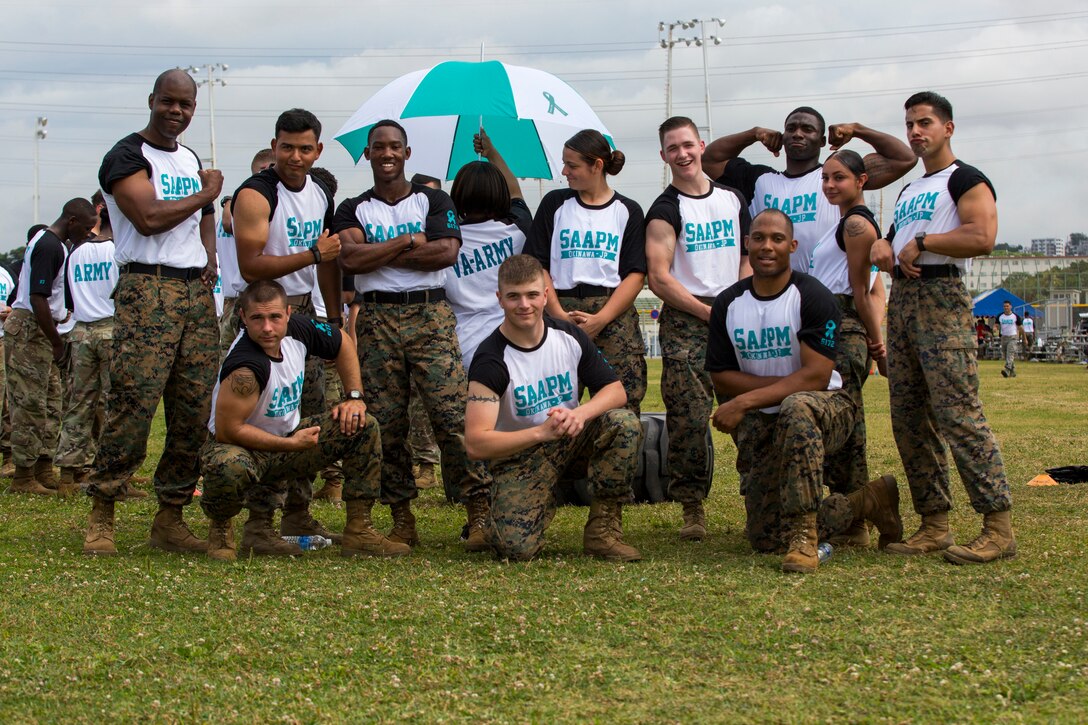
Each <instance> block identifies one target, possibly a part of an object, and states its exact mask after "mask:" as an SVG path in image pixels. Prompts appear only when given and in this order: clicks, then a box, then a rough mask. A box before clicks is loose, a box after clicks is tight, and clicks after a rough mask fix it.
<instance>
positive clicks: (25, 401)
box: [4, 310, 60, 467]
mask: <svg viewBox="0 0 1088 725" xmlns="http://www.w3.org/2000/svg"><path fill="white" fill-rule="evenodd" d="M4 335H5V337H4V340H5V344H6V345H7V347H8V351H9V352H8V367H7V384H8V398H9V400H10V402H11V426H12V430H11V457H12V460H13V461H14V462H15V465H16V466H26V467H30V466H33V465H34V462H35V461H37V460H38V458H41V457H43V456H44V457H46V458H49V459H50V460H52V458H53V454H54V452H56V450H57V433H58V428H59V426H58V423H57V419H58V418H59V413H58V411H57V410H56V406H57V404H58V403H59V401H60V376H59V374H58V371H57V369H56V367H57V366H56V365H54V364H53V346H52V345H51V344H50V342H49V338H47V337H46V336H45V333H44V332H42V330H41V328H40V327H38V321H37V319H36V318H35V317H34V314H33V313H32V312H30V311H29V310H12V311H11V314H10V315H9V316H8V319H7V322H5V323H4ZM43 371H49V372H48V373H46V374H45V375H42V372H43Z"/></svg>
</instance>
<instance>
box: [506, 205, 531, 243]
mask: <svg viewBox="0 0 1088 725" xmlns="http://www.w3.org/2000/svg"><path fill="white" fill-rule="evenodd" d="M510 222H511V223H512V224H514V225H515V226H517V228H518V229H520V230H521V233H522V234H524V235H525V236H526V237H528V236H529V230H530V229H532V227H533V213H532V212H531V211H529V205H528V204H526V203H525V200H524V199H511V200H510Z"/></svg>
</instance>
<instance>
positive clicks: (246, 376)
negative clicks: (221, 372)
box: [230, 368, 257, 398]
mask: <svg viewBox="0 0 1088 725" xmlns="http://www.w3.org/2000/svg"><path fill="white" fill-rule="evenodd" d="M230 389H231V391H232V392H233V393H234V394H235V395H237V396H239V397H242V398H248V397H249V396H251V395H253V394H254V393H256V392H257V377H256V376H255V375H254V374H253V371H252V370H248V369H246V368H239V369H237V370H235V371H234V372H233V373H231V374H230Z"/></svg>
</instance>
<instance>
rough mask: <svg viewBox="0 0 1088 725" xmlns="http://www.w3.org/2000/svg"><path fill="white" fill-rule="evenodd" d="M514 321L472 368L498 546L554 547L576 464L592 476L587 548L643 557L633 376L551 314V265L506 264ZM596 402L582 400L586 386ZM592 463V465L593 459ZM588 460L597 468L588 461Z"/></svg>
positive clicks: (531, 551) (470, 425)
mask: <svg viewBox="0 0 1088 725" xmlns="http://www.w3.org/2000/svg"><path fill="white" fill-rule="evenodd" d="M497 294H498V298H499V304H501V305H502V308H503V313H504V319H503V322H502V324H501V325H499V327H498V329H497V330H495V332H494V333H492V335H491V336H490V337H488V338H487V339H486V340H484V341H483V342H482V343H481V344H480V346H479V347H478V348H477V349H476V355H475V357H473V359H472V367H471V368H470V369H469V392H468V406H467V408H466V410H465V444H466V445H467V446H468V450H469V454H470V455H471V456H472V457H473V458H475V459H479V460H487V461H490V469H491V473H492V475H493V476H494V478H495V495H494V498H493V500H492V504H491V517H492V522H493V525H492V530H491V543H492V544H493V545H494V547H495V551H496V552H497V553H498V554H499V556H501V557H503V558H507V559H513V560H522V561H524V560H527V559H531V558H533V557H534V556H536V554H537V553H538V552H539V551H540V549H541V548H543V546H544V530H545V529H546V528H547V527H548V524H549V523H551V519H552V516H553V515H554V513H555V493H556V487H557V484H558V482H559V478H560V476H562V475H563V474H564V472H565V471H567V470H568V468H578V469H580V470H579V471H578V472H577V474H575V475H579V476H580V475H581V474H583V472H584V473H586V474H588V475H587V477H588V479H589V481H590V484H591V485H592V486H593V503H592V504H591V505H590V509H589V521H588V522H587V523H586V528H585V531H584V533H583V536H582V546H583V549H584V550H585V553H586V554H589V555H590V556H596V557H600V558H602V559H608V560H611V561H638V560H639V559H641V558H642V555H641V554H640V553H639V552H638V550H637V549H635V548H634V547H633V546H630V545H628V544H626V543H625V542H624V541H623V528H622V509H623V502H624V501H626V500H629V498H630V496H631V479H632V477H633V476H634V473H635V469H636V468H637V467H638V454H639V439H640V438H641V436H642V425H641V423H639V420H638V417H637V416H636V415H635V414H634V413H632V412H631V411H630V410H627V409H624V408H623V407H622V406H623V405H624V404H625V403H626V402H627V393H626V392H624V387H623V383H622V382H620V379H619V378H618V377H617V375H616V373H615V372H614V371H613V370H612V368H611V367H610V366H609V365H608V363H606V362H605V361H604V358H603V357H601V354H600V352H599V351H598V350H597V346H596V345H595V344H594V343H593V341H592V340H590V339H589V335H587V334H586V333H585V332H584V331H583V330H581V329H580V328H579V327H578V326H577V325H574V324H571V323H569V322H566V321H562V320H555V319H553V318H551V317H545V316H544V307H545V305H546V304H547V299H548V290H547V283H546V282H545V279H544V268H543V267H542V266H541V264H540V262H539V261H538V260H537V259H536V258H535V257H531V256H529V255H527V254H515V255H514V256H512V257H508V258H507V259H506V260H505V261H504V262H503V263H502V264H501V265H500V266H499V289H498V293H497ZM582 387H585V388H586V389H588V390H589V393H590V399H589V400H588V401H587V402H585V403H581V404H580V403H579V400H578V393H579V390H580V389H581V388H582ZM587 461H588V464H587ZM587 465H588V468H587Z"/></svg>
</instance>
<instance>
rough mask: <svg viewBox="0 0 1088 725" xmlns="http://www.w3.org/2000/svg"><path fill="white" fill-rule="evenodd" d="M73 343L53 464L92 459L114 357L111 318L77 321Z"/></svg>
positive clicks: (78, 463) (66, 465) (80, 465)
mask: <svg viewBox="0 0 1088 725" xmlns="http://www.w3.org/2000/svg"><path fill="white" fill-rule="evenodd" d="M69 339H70V341H71V344H72V360H71V363H72V365H71V380H72V393H71V395H69V396H68V398H67V401H66V402H65V406H64V417H63V419H62V420H61V425H60V443H59V444H58V445H57V457H56V459H55V461H54V462H55V463H56V464H57V465H58V466H61V467H64V468H83V467H84V466H89V465H91V463H93V462H94V456H95V450H96V449H97V447H98V438H99V436H100V435H101V433H102V425H103V423H104V421H105V417H106V398H107V397H108V396H109V392H110V358H111V357H112V356H113V318H112V317H107V318H105V319H102V320H98V321H96V322H77V323H76V326H75V329H73V330H72V332H71V333H70V334H69Z"/></svg>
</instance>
